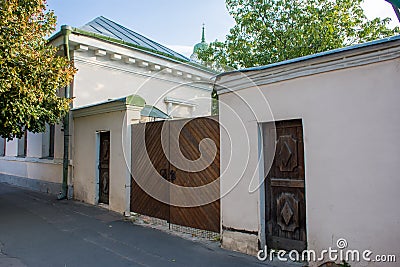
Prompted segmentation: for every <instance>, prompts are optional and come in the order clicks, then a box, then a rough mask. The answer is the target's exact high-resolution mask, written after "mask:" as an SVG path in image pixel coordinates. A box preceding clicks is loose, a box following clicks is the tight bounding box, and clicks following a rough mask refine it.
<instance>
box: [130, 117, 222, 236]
mask: <svg viewBox="0 0 400 267" xmlns="http://www.w3.org/2000/svg"><path fill="white" fill-rule="evenodd" d="M182 126H183V128H182ZM163 127H164V130H163V131H161V129H162V128H163ZM144 129H145V131H144ZM143 131H144V132H145V138H140V136H141V134H140V133H142V132H143ZM161 135H164V136H161ZM219 136H220V135H219V123H218V122H217V121H215V120H213V119H211V118H196V119H192V120H176V121H164V122H150V123H146V124H137V125H133V126H132V174H133V175H134V177H135V179H141V180H142V181H146V180H148V178H149V177H151V175H153V176H154V175H157V174H159V176H162V177H164V178H165V179H166V180H168V181H169V182H170V185H171V186H172V184H174V185H178V186H182V187H199V186H204V185H207V184H209V183H212V182H213V181H214V180H216V179H218V178H219V175H220V173H219V172H220V164H219V162H220V160H219V144H220V140H219ZM176 138H178V140H179V149H180V153H181V154H183V156H184V157H185V158H186V159H188V160H190V161H196V160H197V159H198V158H199V157H200V151H199V144H200V142H201V141H202V140H204V139H205V138H208V139H211V140H212V141H213V142H214V144H215V146H216V155H215V158H214V159H213V161H212V163H211V164H210V165H209V166H208V167H206V168H204V169H202V170H201V171H195V172H193V171H192V170H191V169H190V168H191V167H190V166H192V165H190V166H188V168H185V166H184V164H185V163H182V162H180V156H179V155H180V153H178V151H176V150H173V149H171V148H170V145H165V144H164V148H163V146H162V143H161V139H163V140H169V143H172V142H173V141H174V140H176ZM144 143H145V146H146V150H147V151H144V150H143V149H140V147H143V145H144ZM208 152H210V153H212V152H215V151H203V153H208ZM146 153H147V154H148V157H149V158H150V160H151V163H152V165H153V166H149V165H148V164H146V161H145V160H144V158H145V157H146V156H147V155H146ZM168 158H169V159H171V161H172V162H175V163H176V162H177V163H178V164H177V165H180V166H175V165H174V164H173V163H171V162H170V161H169V160H168ZM180 163H182V164H180ZM182 166H184V167H183V168H182ZM135 179H132V190H131V211H133V212H136V213H139V214H144V215H148V216H152V217H156V218H160V219H164V220H167V221H168V222H170V223H173V224H177V225H183V226H188V227H193V228H197V229H203V230H209V231H214V232H219V231H220V202H219V199H217V200H215V201H213V202H212V203H209V204H206V205H203V206H199V207H180V206H172V205H167V204H165V203H161V202H160V201H158V200H156V199H154V198H152V197H151V196H149V195H148V194H146V192H144V191H143V190H142V189H141V188H140V186H139V185H138V184H137V183H136V182H135ZM153 186H157V185H156V184H155V185H153ZM211 188H212V189H213V190H216V191H217V192H210V195H216V194H217V195H218V196H219V182H218V183H217V186H216V187H215V186H214V187H211ZM163 193H164V194H167V195H169V194H171V195H169V198H170V199H171V198H173V199H177V198H179V196H176V195H172V194H174V193H173V190H171V191H170V190H168V189H164V192H163ZM215 193H216V194H215ZM186 197H188V196H186ZM189 197H190V196H189Z"/></svg>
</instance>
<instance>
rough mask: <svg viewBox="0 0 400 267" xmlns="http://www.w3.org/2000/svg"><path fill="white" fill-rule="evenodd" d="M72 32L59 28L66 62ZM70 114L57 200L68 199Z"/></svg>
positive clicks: (67, 90)
mask: <svg viewBox="0 0 400 267" xmlns="http://www.w3.org/2000/svg"><path fill="white" fill-rule="evenodd" d="M71 32H72V28H71V27H70V26H67V25H63V26H61V33H62V36H63V37H64V40H63V48H64V56H65V57H66V58H67V60H68V61H70V60H71V55H70V52H69V35H70V34H71ZM70 91H71V86H70V85H67V86H66V87H65V94H64V96H65V98H70V96H71V92H70ZM69 126H70V113H69V111H68V113H67V114H66V115H65V117H64V119H63V129H64V155H63V181H62V191H61V192H60V194H59V196H58V199H59V200H61V199H66V198H67V197H68V171H69V143H70V133H69Z"/></svg>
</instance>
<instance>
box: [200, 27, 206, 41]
mask: <svg viewBox="0 0 400 267" xmlns="http://www.w3.org/2000/svg"><path fill="white" fill-rule="evenodd" d="M205 26H206V25H205V24H204V23H203V32H202V34H201V42H202V43H205V42H206V34H205Z"/></svg>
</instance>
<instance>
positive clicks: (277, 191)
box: [264, 120, 307, 251]
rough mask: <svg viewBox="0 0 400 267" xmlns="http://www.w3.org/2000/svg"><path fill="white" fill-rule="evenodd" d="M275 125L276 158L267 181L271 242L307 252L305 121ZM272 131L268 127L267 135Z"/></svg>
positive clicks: (271, 244) (268, 221) (289, 248)
mask: <svg viewBox="0 0 400 267" xmlns="http://www.w3.org/2000/svg"><path fill="white" fill-rule="evenodd" d="M275 126H276V138H277V142H276V151H275V158H274V161H273V164H272V167H271V169H270V170H269V173H268V175H267V179H266V182H265V192H266V201H265V203H266V220H267V223H266V233H267V245H268V247H270V248H274V249H285V250H297V251H303V250H305V249H306V247H307V239H306V237H307V235H306V205H305V204H306V203H305V179H304V177H305V174H304V144H303V127H302V121H301V120H291V121H279V122H276V124H275ZM270 130H271V129H268V127H265V130H264V138H266V137H268V135H269V134H271V133H269V132H268V131H270ZM265 143H268V142H264V144H265ZM264 149H271V148H269V147H265V148H264Z"/></svg>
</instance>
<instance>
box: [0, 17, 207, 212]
mask: <svg viewBox="0 0 400 267" xmlns="http://www.w3.org/2000/svg"><path fill="white" fill-rule="evenodd" d="M50 43H51V44H52V45H53V46H55V47H58V48H60V52H59V53H60V56H63V55H67V54H68V55H69V57H70V59H71V60H72V61H73V63H74V66H75V68H76V69H78V72H77V74H76V76H75V78H74V81H73V83H72V84H71V86H70V88H69V94H68V95H69V96H70V97H72V98H73V102H72V104H71V112H70V118H69V127H68V129H69V136H68V137H69V139H70V143H69V146H68V148H69V151H70V153H69V157H68V166H69V167H68V187H69V190H68V191H69V197H75V198H77V199H80V200H83V201H86V202H89V203H96V201H98V200H97V198H98V197H93V198H91V197H90V198H89V197H87V196H85V194H84V193H83V191H85V190H86V189H87V187H89V186H90V184H92V185H93V186H96V185H95V182H94V181H95V178H96V177H87V176H85V175H84V171H82V172H83V173H79V171H80V170H81V169H79V166H85V165H86V162H85V161H84V162H82V161H81V159H82V158H79V156H80V155H77V153H78V152H77V151H78V150H81V151H85V149H88V148H85V147H84V146H85V143H83V144H82V143H78V145H77V144H76V142H75V141H76V140H78V141H79V140H81V139H79V137H80V136H81V131H80V130H79V129H78V130H77V129H76V128H75V122H76V120H78V121H79V123H80V122H81V121H82V120H83V119H81V118H82V117H83V115H82V114H84V113H85V112H83V113H82V111H78V110H92V111H93V110H96V108H91V107H92V106H95V107H96V106H98V105H97V104H99V103H103V104H104V105H100V106H101V107H102V108H101V110H100V111H99V110H96V111H95V112H94V113H96V114H102V115H101V116H100V117H99V118H98V120H100V121H107V119H106V118H107V116H110V113H111V114H114V115H115V114H116V112H117V111H116V110H118V112H120V113H121V112H122V113H124V114H125V115H126V113H129V112H126V110H127V109H128V110H132V109H134V110H135V112H134V113H135V116H134V117H135V119H134V122H135V123H137V122H140V121H150V120H155V119H157V118H160V119H166V118H188V117H198V116H206V115H210V114H211V92H212V84H211V81H210V78H211V77H212V76H213V75H215V73H214V72H212V71H210V70H208V69H206V68H204V67H202V66H201V65H199V64H197V63H195V62H192V61H191V60H190V59H188V58H186V57H185V56H183V55H181V54H179V53H177V52H175V51H173V50H171V49H169V48H167V47H165V46H163V45H160V44H158V43H156V42H154V41H152V40H150V39H148V38H146V37H144V36H142V35H140V34H138V33H136V32H134V31H132V30H129V29H127V28H125V27H123V26H121V25H119V24H117V23H115V22H113V21H111V20H109V19H107V18H104V17H98V18H96V19H94V20H93V21H91V22H89V23H88V24H86V25H84V26H83V27H81V28H72V27H69V26H63V27H62V29H61V31H60V32H58V33H56V34H55V35H54V36H53V37H51V38H50ZM66 51H68V53H66ZM65 90H66V89H61V90H60V95H65ZM132 95H135V96H137V97H138V99H142V100H143V103H141V104H140V105H139V106H135V104H132V103H130V104H123V105H122V106H123V108H122V107H119V108H117V109H116V110H115V109H113V108H111V109H109V110H108V107H109V106H110V105H112V104H109V103H108V102H111V103H121V101H119V100H121V99H126V98H127V97H128V96H132ZM113 101H114V102H113ZM142 104H143V105H142ZM103 107H104V108H103ZM129 107H135V108H129ZM118 112H117V113H118ZM138 112H139V113H138ZM76 114H80V115H76ZM154 114H156V115H154ZM85 116H86V115H85ZM78 118H79V119H78ZM115 119H116V120H117V121H114V122H113V123H120V125H119V128H120V130H121V127H122V125H123V118H119V117H118V116H117V117H116V118H115ZM96 120H97V118H95V119H94V121H96ZM129 123H131V122H129ZM79 125H81V124H79ZM125 126H126V125H125ZM88 127H90V126H88ZM106 128H107V127H105V128H104V127H103V128H101V127H100V128H99V129H95V130H93V131H94V132H93V133H90V134H89V136H88V139H85V142H87V143H86V144H87V145H88V147H89V149H90V147H91V144H90V142H92V143H93V142H96V132H97V133H98V132H100V131H101V130H104V129H106ZM93 129H94V128H93ZM64 133H65V131H64V129H63V125H62V124H59V125H55V126H50V125H49V126H48V127H47V130H46V132H45V133H40V134H33V133H30V132H28V133H26V135H25V137H23V138H21V139H14V140H12V141H8V142H5V141H3V142H2V144H1V145H2V149H0V150H2V151H3V153H2V154H3V155H2V156H1V158H0V181H2V182H8V183H10V184H15V185H19V186H23V187H28V188H32V189H35V190H40V191H44V192H48V193H54V194H58V193H59V192H60V191H61V187H62V182H63V156H64V140H65V137H64ZM93 153H94V154H93V155H92V156H94V155H95V150H93ZM77 157H78V160H77ZM84 160H85V159H84ZM86 160H88V161H89V162H92V163H93V162H95V160H96V159H86ZM87 164H89V163H87ZM93 164H94V163H93ZM90 167H91V165H90V166H89V167H87V168H90ZM94 168H95V167H94ZM77 171H78V173H77ZM76 177H80V179H81V180H79V181H80V182H79V183H78V185H79V186H78V187H79V189H78V190H75V193H73V192H74V185H75V183H76V181H77V180H76ZM121 179H124V180H123V185H121V186H123V187H124V188H125V187H126V186H129V184H126V183H125V182H126V181H125V176H123V178H121ZM85 180H87V181H90V182H88V183H89V184H82V181H85ZM75 189H77V188H75ZM89 191H90V190H89ZM117 191H118V190H117ZM123 197H124V196H123ZM123 197H121V198H123ZM125 202H126V201H125V199H123V200H118V201H114V204H110V208H111V209H113V210H116V211H121V212H122V211H125V210H126V207H125V206H124V205H125V204H124V203H125Z"/></svg>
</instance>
